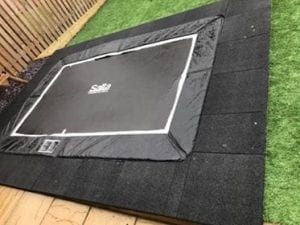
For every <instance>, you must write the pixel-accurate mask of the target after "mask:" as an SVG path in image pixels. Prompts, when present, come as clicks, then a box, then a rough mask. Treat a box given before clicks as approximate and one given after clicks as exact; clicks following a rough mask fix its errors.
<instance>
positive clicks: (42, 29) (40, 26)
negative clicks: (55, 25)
mask: <svg viewBox="0 0 300 225" xmlns="http://www.w3.org/2000/svg"><path fill="white" fill-rule="evenodd" d="M16 1H17V0H16ZM23 6H24V7H25V9H26V16H28V17H29V20H31V21H32V22H33V23H34V24H35V25H36V26H37V28H38V29H39V30H40V32H41V34H45V35H44V36H43V37H44V38H46V39H47V40H48V42H49V44H51V42H53V41H55V37H54V36H53V35H52V33H51V32H50V30H49V28H48V27H47V26H46V25H45V23H43V21H41V20H40V18H39V16H38V15H37V13H36V12H35V11H34V9H32V8H31V6H30V4H29V1H28V0H27V1H26V2H24V3H23Z"/></svg>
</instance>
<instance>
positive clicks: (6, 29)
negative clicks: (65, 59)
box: [0, 0, 105, 85]
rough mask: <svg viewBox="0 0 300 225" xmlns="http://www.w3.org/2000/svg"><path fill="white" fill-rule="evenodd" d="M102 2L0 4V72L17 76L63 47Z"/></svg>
mask: <svg viewBox="0 0 300 225" xmlns="http://www.w3.org/2000/svg"><path fill="white" fill-rule="evenodd" d="M103 2H105V0H63V1H62V0H0V72H6V73H8V74H9V75H14V76H18V75H19V74H20V72H22V71H23V70H24V69H25V68H26V67H27V65H28V63H29V62H30V61H31V60H34V59H35V58H36V57H42V55H44V56H45V54H46V55H47V53H48V54H49V53H50V52H54V51H55V50H56V49H57V48H61V47H63V46H64V45H65V44H66V43H67V41H68V40H70V38H72V37H73V36H74V35H75V34H76V32H78V30H79V29H80V27H82V26H83V24H84V23H85V22H86V21H87V20H88V18H90V16H91V15H93V14H94V13H95V12H96V10H97V9H98V8H99V7H100V6H101V5H102V4H103ZM94 6H95V7H94ZM90 9H91V10H90ZM81 17H82V19H81ZM80 19H81V20H80ZM79 20H80V21H79ZM73 25H74V26H73ZM64 43H65V44H64ZM59 46H61V47H59ZM41 53H42V54H41ZM50 54H51V53H50ZM2 78H4V79H6V78H5V76H4V77H2ZM2 80H3V79H2ZM5 82H6V81H5ZM4 84H5V83H4ZM0 85H1V83H0Z"/></svg>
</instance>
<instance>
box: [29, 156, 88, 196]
mask: <svg viewBox="0 0 300 225" xmlns="http://www.w3.org/2000/svg"><path fill="white" fill-rule="evenodd" d="M81 162H82V159H72V160H70V159H67V158H56V159H55V158H51V159H49V163H48V165H47V166H46V167H45V168H44V169H43V171H42V172H41V174H40V175H39V177H38V178H37V179H36V182H35V184H34V186H33V187H32V188H33V189H34V190H36V191H39V192H44V193H52V194H57V195H62V194H64V192H65V191H66V189H67V187H68V184H69V183H70V181H71V179H72V178H73V176H74V174H75V173H76V172H77V169H78V168H79V166H80V165H81Z"/></svg>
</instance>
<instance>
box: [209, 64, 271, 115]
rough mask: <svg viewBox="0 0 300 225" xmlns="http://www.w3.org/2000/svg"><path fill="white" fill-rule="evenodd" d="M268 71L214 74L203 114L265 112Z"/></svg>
mask: <svg viewBox="0 0 300 225" xmlns="http://www.w3.org/2000/svg"><path fill="white" fill-rule="evenodd" d="M266 85H267V72H266V70H262V69H260V70H249V71H242V72H232V73H224V74H214V75H213V76H212V79H211V81H210V85H209V89H208V93H207V97H206V100H205V103H204V109H203V114H218V113H241V112H254V111H264V110H265V109H266V103H267V99H266V98H267V90H266Z"/></svg>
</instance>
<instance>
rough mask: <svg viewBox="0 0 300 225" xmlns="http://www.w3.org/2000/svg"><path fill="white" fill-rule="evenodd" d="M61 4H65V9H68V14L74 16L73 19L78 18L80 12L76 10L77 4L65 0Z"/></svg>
mask: <svg viewBox="0 0 300 225" xmlns="http://www.w3.org/2000/svg"><path fill="white" fill-rule="evenodd" d="M63 4H64V5H65V7H66V9H67V10H68V11H69V14H70V15H71V16H72V17H73V18H75V20H77V19H79V18H80V12H78V6H77V4H74V1H70V0H65V1H63Z"/></svg>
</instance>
